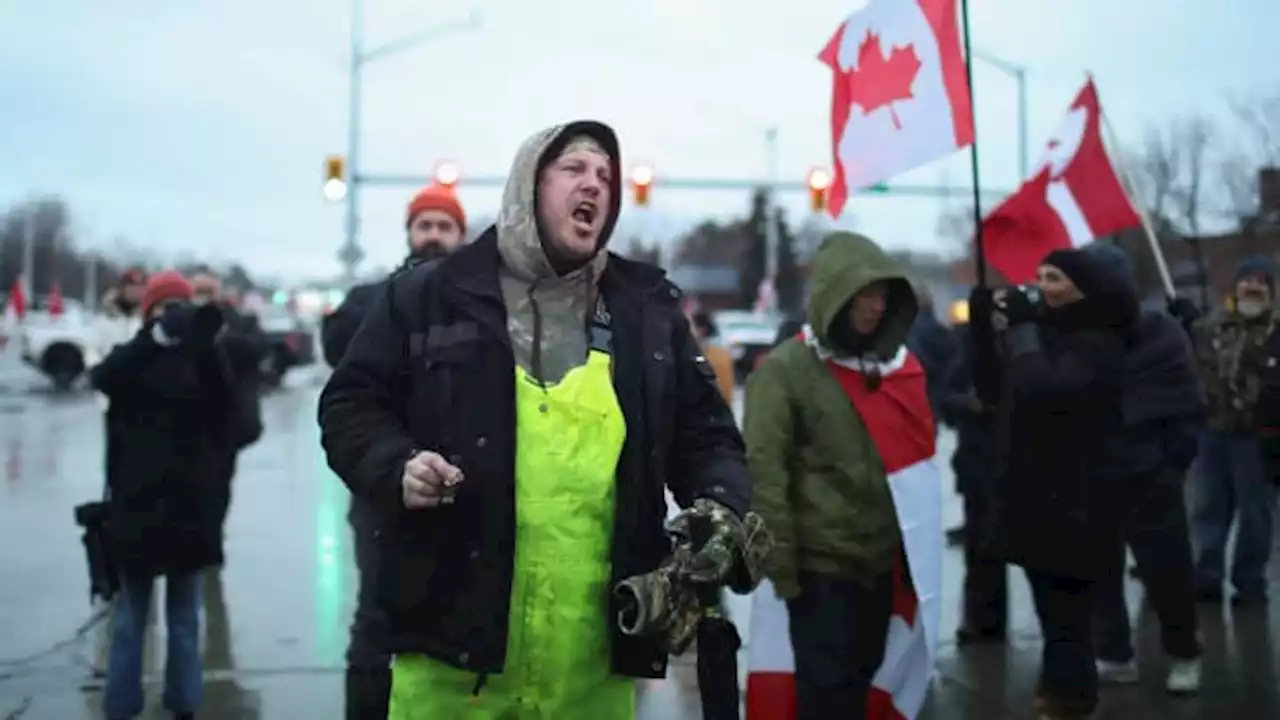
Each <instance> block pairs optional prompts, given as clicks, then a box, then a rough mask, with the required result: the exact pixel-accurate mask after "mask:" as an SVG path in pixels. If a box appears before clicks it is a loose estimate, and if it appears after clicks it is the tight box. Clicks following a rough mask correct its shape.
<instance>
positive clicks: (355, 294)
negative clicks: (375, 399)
mask: <svg viewBox="0 0 1280 720" xmlns="http://www.w3.org/2000/svg"><path fill="white" fill-rule="evenodd" d="M404 226H405V230H406V231H407V232H408V243H409V255H408V257H406V258H405V261H404V263H403V264H401V266H400V267H399V268H398V269H397V270H396V271H395V272H394V273H392V277H394V276H396V275H398V274H400V273H402V272H408V271H410V270H412V269H413V268H417V267H419V266H422V265H427V264H434V263H436V262H438V261H440V260H443V259H444V258H446V257H448V256H449V255H451V254H452V253H453V252H454V251H455V250H457V249H458V248H459V247H461V246H462V242H463V239H464V238H465V237H466V232H467V216H466V213H465V212H464V211H463V209H462V203H460V202H458V197H457V195H455V194H454V192H453V189H452V188H449V187H446V186H443V185H431V186H429V187H426V188H423V189H422V190H420V191H418V194H417V195H414V196H413V198H412V199H411V200H410V201H409V205H408V207H407V208H405V217H404ZM388 287H389V283H387V281H386V280H378V281H377V282H373V283H368V284H365V285H358V286H356V287H353V288H351V291H350V292H348V293H347V297H346V298H345V299H344V300H343V301H342V305H340V306H339V307H338V309H337V310H335V311H334V312H333V313H332V314H331V315H329V316H327V317H326V318H325V319H324V324H323V326H322V327H321V338H322V341H323V345H324V357H325V361H326V362H328V363H329V365H330V366H333V367H336V366H337V365H338V362H339V361H340V360H341V359H342V356H343V354H345V353H346V351H347V346H348V345H349V344H350V343H351V338H352V337H354V336H355V334H356V330H357V329H358V328H359V327H360V323H361V322H362V321H363V320H364V316H365V313H366V312H368V310H369V308H370V307H372V306H373V305H376V304H377V302H378V300H379V297H380V296H384V295H386V293H387V291H388ZM348 519H349V520H350V522H351V529H352V532H353V534H354V535H355V555H356V566H357V569H358V570H359V572H360V587H359V592H358V594H357V598H356V611H355V619H354V622H353V623H352V625H351V639H350V643H349V644H348V646H347V677H346V714H345V717H346V718H347V720H378V719H379V718H385V717H386V716H387V703H388V701H389V696H390V693H391V655H390V653H389V652H388V651H387V648H386V637H385V629H384V627H385V622H386V617H385V615H384V612H383V609H382V607H381V606H380V603H379V602H378V597H377V595H378V588H377V583H376V579H375V576H376V570H375V568H376V567H377V565H378V535H379V534H380V531H381V528H380V527H379V522H378V518H377V517H376V516H375V513H374V512H373V511H372V508H370V507H367V504H366V503H364V502H361V501H356V500H354V499H353V501H352V505H351V512H350V513H349V515H348Z"/></svg>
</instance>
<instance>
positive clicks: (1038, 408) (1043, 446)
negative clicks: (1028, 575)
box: [993, 300, 1126, 580]
mask: <svg viewBox="0 0 1280 720" xmlns="http://www.w3.org/2000/svg"><path fill="white" fill-rule="evenodd" d="M1085 302H1087V300H1085V301H1081V303H1085ZM1078 304H1079V303H1078ZM1079 309H1083V308H1079ZM1064 315H1070V313H1064ZM1078 319H1079V318H1075V319H1071V320H1067V319H1066V318H1064V320H1063V321H1061V322H1058V323H1055V324H1047V325H1041V326H1036V325H1020V326H1016V327H1013V328H1011V329H1010V330H1009V332H1008V337H1007V341H1008V358H1007V361H1006V365H1005V372H1004V378H1003V383H1002V384H1003V389H1002V392H1003V395H1004V397H1003V398H1002V400H1001V406H1000V412H1001V421H1000V426H1001V434H1002V437H1001V440H1002V442H1001V457H1002V458H1003V460H1004V462H1003V464H1002V468H1001V472H1000V475H999V478H998V480H997V489H996V493H995V496H994V498H993V500H994V504H995V516H996V518H997V521H996V525H997V528H998V529H997V530H996V532H995V533H994V534H993V537H994V538H995V540H996V542H997V543H998V545H999V547H997V548H994V550H996V551H997V552H998V553H999V554H1000V555H1002V556H1003V557H1004V558H1005V559H1006V560H1007V561H1008V562H1011V563H1013V564H1016V565H1021V566H1023V567H1025V568H1028V569H1035V570H1041V571H1045V572H1051V573H1057V574H1060V575H1065V576H1069V577H1074V578H1079V579H1083V580H1093V579H1097V577H1098V574H1099V573H1100V571H1101V570H1102V569H1103V567H1104V560H1105V559H1106V558H1107V557H1108V553H1111V552H1114V548H1115V543H1116V542H1119V535H1118V533H1119V526H1118V523H1117V521H1116V515H1115V512H1116V502H1117V498H1119V497H1120V493H1118V492H1117V490H1116V488H1113V487H1108V486H1107V485H1108V480H1107V479H1106V478H1105V477H1104V476H1103V475H1102V474H1101V473H1099V472H1098V467H1099V465H1100V464H1101V463H1102V462H1103V461H1104V460H1105V459H1106V455H1107V449H1106V448H1107V443H1108V441H1109V439H1110V438H1112V437H1113V436H1116V435H1119V434H1120V432H1121V431H1122V428H1123V422H1124V408H1123V389H1124V378H1125V374H1124V373H1125V368H1124V357H1125V344H1126V337H1125V334H1124V333H1123V332H1120V331H1115V330H1111V329H1109V328H1106V327H1099V326H1098V325H1097V324H1096V323H1093V322H1076V320H1078Z"/></svg>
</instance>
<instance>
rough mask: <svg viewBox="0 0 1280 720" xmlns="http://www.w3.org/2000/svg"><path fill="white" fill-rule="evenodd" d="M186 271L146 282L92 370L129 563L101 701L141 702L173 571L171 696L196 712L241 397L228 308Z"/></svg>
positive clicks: (120, 554) (136, 705) (116, 530)
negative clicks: (207, 588)
mask: <svg viewBox="0 0 1280 720" xmlns="http://www.w3.org/2000/svg"><path fill="white" fill-rule="evenodd" d="M193 297H194V294H193V292H192V289H191V285H190V284H189V283H188V282H187V281H186V279H185V278H183V277H182V275H181V274H179V273H176V272H162V273H158V274H157V275H155V276H154V277H152V278H151V279H150V280H149V281H148V282H147V287H146V291H145V293H144V295H143V299H142V305H141V311H142V317H143V326H142V328H141V329H140V330H139V331H138V333H137V334H136V335H135V336H134V337H133V339H131V340H130V341H129V342H127V343H124V344H122V345H118V346H116V347H115V348H114V349H113V350H112V351H111V353H110V355H108V356H107V357H106V359H105V360H103V361H102V363H101V364H99V365H98V366H97V367H95V368H94V369H93V371H92V373H91V379H92V382H93V386H94V387H95V388H96V389H97V390H99V391H100V392H102V393H103V394H104V395H106V396H107V397H108V398H109V399H110V401H111V404H110V408H109V410H108V411H107V486H108V488H109V497H108V500H107V536H108V538H109V542H110V544H111V547H112V551H113V555H114V557H115V559H116V561H117V564H118V566H119V569H120V575H121V577H120V585H121V588H120V594H119V596H118V599H117V604H116V608H115V612H114V615H113V619H112V630H111V649H110V653H109V659H108V668H107V685H106V690H105V692H104V696H103V710H104V714H105V715H106V717H107V718H108V720H121V719H124V718H133V717H136V716H138V715H139V714H140V713H141V712H142V710H143V694H142V655H143V652H142V641H143V636H144V633H145V631H146V625H147V613H148V610H149V608H150V606H151V594H152V588H153V586H154V583H155V579H156V578H157V577H159V576H163V577H164V578H165V583H166V587H165V590H166V592H165V619H166V621H167V624H168V632H167V637H168V653H167V657H166V668H165V692H164V698H165V706H166V708H167V709H168V710H169V711H170V712H172V713H173V715H174V717H175V718H191V717H194V715H195V712H196V709H197V707H199V705H200V698H201V694H202V691H203V680H202V673H203V670H202V667H201V658H200V597H201V595H200V578H201V573H200V571H201V570H202V569H203V568H206V567H209V566H211V565H216V564H218V563H220V562H221V561H222V541H221V533H220V522H219V516H218V513H217V511H216V503H215V502H214V500H215V495H216V490H217V484H218V481H219V480H220V479H221V478H220V476H219V468H220V467H221V466H222V463H221V455H222V452H223V451H222V448H224V447H225V444H226V436H227V433H228V432H229V431H230V425H231V423H232V419H233V414H234V408H235V403H234V402H233V401H232V400H231V397H232V393H231V389H232V384H231V383H232V380H231V376H230V372H229V369H228V366H227V361H226V357H225V353H224V352H223V350H222V348H221V347H220V346H219V344H218V342H217V337H218V333H219V331H220V330H221V329H222V326H223V323H224V320H223V316H222V312H221V311H220V310H219V309H218V308H217V307H216V306H213V305H205V306H201V307H196V306H194V305H193V303H192V301H193Z"/></svg>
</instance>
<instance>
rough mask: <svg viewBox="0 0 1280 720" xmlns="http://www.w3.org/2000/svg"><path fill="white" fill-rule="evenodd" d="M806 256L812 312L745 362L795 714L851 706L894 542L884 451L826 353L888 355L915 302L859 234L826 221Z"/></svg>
mask: <svg viewBox="0 0 1280 720" xmlns="http://www.w3.org/2000/svg"><path fill="white" fill-rule="evenodd" d="M812 267H813V278H812V295H811V298H810V301H809V308H808V318H807V319H808V324H807V325H806V326H805V328H804V330H803V331H802V333H801V335H800V336H797V337H793V338H791V339H789V340H786V341H784V342H783V343H782V344H780V345H779V346H778V347H776V348H775V349H774V350H773V351H772V352H771V353H770V354H769V356H768V358H767V359H766V360H765V361H764V363H763V364H762V365H761V366H760V368H759V369H757V370H756V371H755V373H753V374H752V376H751V378H750V380H749V381H748V383H747V394H746V411H745V419H744V436H745V438H746V441H747V460H748V464H749V466H750V468H751V472H752V475H753V476H754V478H755V482H756V485H755V505H754V510H755V511H756V512H757V513H759V515H760V516H761V518H762V519H763V520H764V522H765V525H766V526H768V527H769V530H770V532H771V533H772V535H773V538H774V541H775V545H774V550H773V553H772V554H771V555H770V557H769V560H768V562H767V564H766V570H765V574H766V576H767V577H768V578H769V580H770V581H771V582H772V583H773V587H774V591H775V592H776V593H777V595H778V596H779V597H780V598H782V599H783V600H786V601H787V610H788V614H789V615H790V631H791V643H792V648H793V650H794V653H795V664H796V696H797V697H796V699H797V709H798V716H797V717H798V718H799V720H810V719H811V718H814V719H816V718H828V717H837V716H839V717H848V718H853V717H860V715H857V714H854V713H857V712H862V711H863V708H865V707H866V705H867V694H868V692H869V691H870V688H871V681H872V678H873V676H874V675H875V672H876V670H877V668H879V666H880V663H881V662H882V661H883V658H884V652H885V637H886V634H887V632H888V627H889V618H890V615H891V613H892V610H893V568H894V564H895V562H896V561H897V559H898V558H899V556H900V554H901V553H902V536H901V531H900V529H899V526H898V518H897V514H896V512H895V511H894V504H893V497H892V495H891V493H890V488H889V483H888V478H887V476H886V473H885V469H884V467H883V464H882V462H881V460H880V455H879V453H878V452H877V449H876V446H875V443H874V442H873V440H872V438H871V436H870V435H869V434H868V432H867V429H866V426H865V425H864V424H863V421H862V420H861V418H860V417H859V415H858V412H857V410H856V409H855V408H854V406H853V404H852V403H851V401H850V398H849V396H847V395H846V393H845V392H844V391H842V389H841V386H840V385H839V383H838V382H837V381H836V380H835V379H834V378H833V376H832V373H831V371H830V370H829V369H828V366H827V363H825V362H823V358H824V357H831V358H836V359H837V360H842V361H847V360H852V361H856V362H864V363H870V364H883V363H887V362H889V361H891V360H892V359H894V358H895V357H897V356H898V355H899V353H900V352H901V351H902V348H903V346H904V343H905V342H906V338H907V334H908V332H909V330H910V328H911V326H912V323H913V322H914V321H915V319H916V314H917V312H918V304H917V300H916V297H915V294H914V292H913V290H912V287H911V283H910V282H909V281H908V279H907V276H906V274H905V273H904V272H903V271H902V270H901V269H899V268H898V266H897V265H896V264H895V263H894V262H893V261H892V260H891V259H890V258H889V256H888V255H887V254H885V252H884V251H883V250H882V249H881V248H880V247H878V246H877V245H876V244H875V243H874V242H872V241H871V240H869V239H867V238H865V237H863V236H861V235H856V234H853V233H848V232H834V233H831V234H829V235H827V236H826V237H825V238H824V239H823V241H822V244H821V246H820V247H819V248H818V251H817V254H816V256H815V257H814V260H813V264H812ZM929 422H932V420H929Z"/></svg>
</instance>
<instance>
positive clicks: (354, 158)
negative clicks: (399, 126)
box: [338, 0, 364, 282]
mask: <svg viewBox="0 0 1280 720" xmlns="http://www.w3.org/2000/svg"><path fill="white" fill-rule="evenodd" d="M350 24H351V69H350V80H349V83H348V84H349V90H350V97H349V99H348V101H349V103H350V105H349V107H348V108H347V172H349V173H350V178H349V179H348V181H347V217H346V231H347V237H346V241H345V242H344V243H343V245H342V249H341V250H339V251H338V260H339V261H340V262H341V263H342V266H343V268H344V270H345V272H346V279H347V281H348V282H354V281H355V273H356V266H357V265H359V264H360V261H361V260H363V259H364V252H363V251H362V250H361V249H360V245H359V242H358V241H357V239H356V238H357V237H358V235H359V232H360V230H359V228H360V217H359V208H360V201H359V199H358V198H359V188H360V184H359V182H357V181H356V177H357V176H356V169H357V168H358V167H360V157H359V154H360V96H361V92H360V91H361V83H360V67H361V64H362V63H363V61H364V0H351V23H350Z"/></svg>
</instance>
